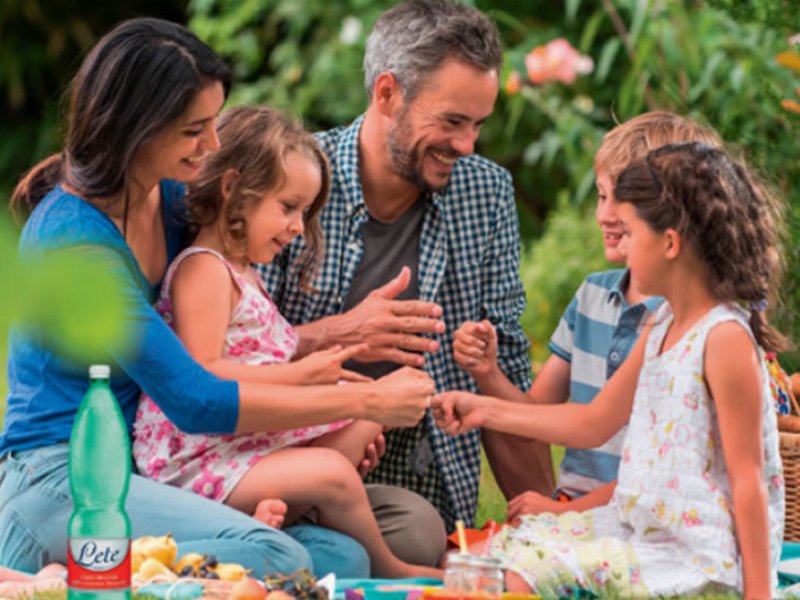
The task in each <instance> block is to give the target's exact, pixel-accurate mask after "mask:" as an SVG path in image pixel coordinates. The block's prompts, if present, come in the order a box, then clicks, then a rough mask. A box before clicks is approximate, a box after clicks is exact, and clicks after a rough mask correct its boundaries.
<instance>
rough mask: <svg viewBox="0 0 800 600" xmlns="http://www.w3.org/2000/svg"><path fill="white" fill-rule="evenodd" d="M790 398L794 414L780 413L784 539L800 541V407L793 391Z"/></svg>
mask: <svg viewBox="0 0 800 600" xmlns="http://www.w3.org/2000/svg"><path fill="white" fill-rule="evenodd" d="M789 400H790V401H791V408H792V411H793V413H794V414H791V415H778V431H779V434H778V436H779V447H780V453H781V461H782V462H783V478H784V485H785V492H786V520H785V524H784V529H783V539H784V541H787V542H800V408H798V405H797V400H796V399H795V397H794V394H792V393H791V391H790V392H789Z"/></svg>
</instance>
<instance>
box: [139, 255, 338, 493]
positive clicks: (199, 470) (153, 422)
mask: <svg viewBox="0 0 800 600" xmlns="http://www.w3.org/2000/svg"><path fill="white" fill-rule="evenodd" d="M200 252H206V253H209V254H212V255H214V256H216V257H217V258H219V260H221V261H222V262H223V263H224V264H225V265H226V266H227V267H228V270H229V271H230V275H231V279H233V282H234V284H235V285H236V287H237V288H238V289H239V292H240V299H239V303H238V304H237V305H236V306H235V307H234V309H233V313H232V314H231V320H230V324H229V325H228V332H227V335H226V336H225V345H224V349H223V354H222V356H223V357H224V358H226V359H228V360H232V361H236V362H240V363H244V364H248V365H261V364H270V363H283V362H287V361H289V360H290V359H291V358H292V356H293V355H294V353H295V350H296V349H297V333H296V332H295V331H294V329H293V328H292V326H291V325H290V324H289V322H288V321H286V319H284V318H283V316H282V315H281V314H280V312H278V309H277V307H276V306H275V304H274V303H273V302H272V299H271V298H270V297H269V294H268V293H267V292H266V290H264V289H263V288H261V287H257V286H255V285H254V284H252V283H251V282H250V281H248V280H247V279H245V278H244V277H242V276H241V275H240V274H239V273H237V272H236V270H235V269H234V268H233V266H232V265H231V264H230V263H229V262H228V261H227V260H226V259H225V258H224V257H223V256H222V255H221V254H219V253H218V252H216V251H214V250H210V249H207V248H200V247H196V246H193V247H190V248H187V249H186V250H184V251H183V252H182V253H181V254H179V255H178V256H177V257H176V258H175V261H174V262H173V263H172V264H171V265H170V267H169V269H168V270H167V274H166V276H165V278H164V284H163V286H162V288H161V295H160V296H159V299H158V302H157V303H156V306H155V307H156V310H157V311H158V312H159V313H160V314H161V315H162V316H163V317H164V320H165V321H166V322H167V323H169V324H171V323H172V318H173V317H172V316H173V310H172V303H171V301H170V297H169V290H170V285H171V282H172V277H173V276H174V274H175V272H176V271H177V269H178V267H179V265H180V264H181V262H182V261H183V260H184V259H186V258H187V257H188V256H192V255H193V254H197V253H200ZM349 423H350V421H337V422H335V423H330V424H327V425H316V426H311V427H302V428H299V429H290V430H287V431H265V432H260V433H248V434H243V435H199V434H186V433H183V432H182V431H180V430H178V429H177V428H176V427H175V425H173V424H172V423H171V422H170V421H169V419H167V417H166V416H165V415H164V413H163V412H162V411H161V409H160V408H159V407H158V406H157V405H156V403H155V402H153V400H152V399H151V398H150V397H148V396H147V395H145V394H142V397H141V399H140V402H139V408H138V410H137V412H136V421H135V423H134V441H133V457H134V460H135V461H136V466H137V468H138V469H139V472H140V473H141V474H142V475H144V476H146V477H150V478H152V479H155V480H157V481H160V482H162V483H167V484H170V485H174V486H176V487H180V488H184V489H187V490H191V491H193V492H195V493H197V494H200V495H201V496H205V497H206V498H211V499H212V500H218V501H223V500H225V498H227V496H228V494H230V492H231V491H232V490H233V488H234V487H235V486H236V484H238V483H239V481H240V480H241V478H242V477H243V476H244V474H245V473H247V471H248V470H249V469H250V468H251V467H252V466H253V465H255V464H256V463H257V462H258V461H259V460H261V458H263V457H264V456H266V455H267V454H269V453H270V452H274V451H276V450H280V449H281V448H285V447H287V446H294V445H298V444H301V443H305V442H308V441H310V440H312V439H314V438H317V437H320V436H322V435H325V434H326V433H329V432H331V431H335V430H337V429H340V428H342V427H344V426H345V425H348V424H349Z"/></svg>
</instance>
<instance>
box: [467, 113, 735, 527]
mask: <svg viewBox="0 0 800 600" xmlns="http://www.w3.org/2000/svg"><path fill="white" fill-rule="evenodd" d="M682 141H687V142H688V141H697V142H703V143H706V144H710V145H713V146H721V145H722V141H721V140H720V138H719V137H718V136H717V134H716V133H715V132H714V131H713V130H711V129H710V128H707V127H705V126H703V125H700V124H699V123H696V122H694V121H692V120H690V119H688V118H685V117H681V116H679V115H675V114H672V113H667V112H649V113H645V114H643V115H640V116H638V117H635V118H633V119H631V120H629V121H627V122H625V123H623V124H621V125H618V126H617V127H615V128H614V129H612V130H611V131H610V132H609V133H607V134H606V135H605V137H604V138H603V141H602V143H601V145H600V148H599V149H598V152H597V155H596V156H595V164H594V168H595V178H596V183H597V191H598V196H597V207H596V209H595V218H596V220H597V224H598V225H599V226H600V229H601V231H602V233H603V244H604V251H605V257H606V260H607V261H609V262H610V263H617V264H624V263H625V256H624V255H623V254H622V252H621V251H620V249H619V245H620V242H621V238H622V227H621V225H620V222H619V218H618V216H617V211H616V202H615V200H614V195H613V194H614V185H615V184H616V180H617V177H618V176H619V174H620V173H621V172H622V170H623V169H624V168H625V167H626V166H627V165H628V163H629V162H631V161H632V160H637V159H640V158H643V157H644V156H646V155H647V153H648V152H649V151H650V150H652V149H653V148H657V147H659V146H663V145H665V144H670V143H675V142H682ZM661 301H662V299H661V298H656V297H645V296H642V295H641V294H639V293H638V292H637V291H636V286H635V285H632V282H631V279H630V272H629V271H628V269H627V268H623V269H614V270H610V271H603V272H600V273H593V274H591V275H589V276H588V277H587V278H586V279H585V280H584V282H583V283H582V284H581V286H580V287H579V288H578V291H577V292H576V293H575V296H574V298H573V299H572V301H571V302H570V304H569V306H568V307H567V309H566V311H565V312H564V314H563V315H562V317H561V321H560V323H559V325H558V327H557V328H556V331H555V332H554V333H553V336H552V337H551V338H550V344H549V348H550V350H551V352H552V354H551V356H550V357H549V358H548V359H547V361H546V362H545V364H544V365H543V366H542V369H541V371H540V372H539V375H538V376H537V377H536V379H535V381H534V382H533V385H532V386H531V388H530V390H528V392H527V393H524V392H522V391H521V390H519V389H518V388H516V387H515V386H514V385H512V384H511V382H510V381H509V380H508V379H507V378H506V377H505V375H504V374H503V373H502V371H500V369H499V367H498V365H497V361H496V359H495V357H496V347H497V338H496V335H495V332H494V327H493V326H492V324H491V323H490V322H489V321H481V322H480V323H475V322H468V323H464V324H463V325H462V326H461V327H460V328H459V330H458V331H457V332H456V334H455V342H454V346H453V348H454V355H455V359H456V362H457V363H458V365H459V366H460V367H461V368H462V369H464V370H465V371H467V372H468V373H470V374H471V375H472V376H473V377H474V378H475V381H476V382H477V384H478V386H479V387H480V389H481V392H482V393H484V394H487V395H492V396H497V397H501V398H505V399H510V400H516V401H518V402H538V403H557V402H566V401H568V400H569V401H571V402H578V403H581V404H588V403H589V402H591V401H592V400H594V397H595V396H596V395H597V392H599V391H600V388H602V387H603V385H604V384H605V383H606V381H607V380H608V379H609V378H610V377H611V375H612V374H613V373H614V371H616V369H617V368H618V367H619V366H620V365H621V364H622V362H623V361H624V360H625V357H626V356H627V355H628V352H629V351H630V349H631V348H632V347H633V344H634V342H635V341H636V338H637V337H638V335H639V331H640V329H641V326H642V324H643V323H644V322H645V320H646V318H647V316H648V315H650V314H651V313H652V312H653V311H654V310H655V309H656V308H657V307H658V305H659V304H660V303H661ZM624 435H625V429H624V428H623V429H622V430H621V431H619V432H618V433H617V434H616V435H615V436H614V437H613V438H611V439H610V440H608V441H607V442H606V443H605V444H604V445H603V446H601V447H599V448H592V449H576V448H567V450H566V453H565V455H564V460H563V462H562V463H561V468H560V471H559V475H558V489H557V490H556V493H555V494H554V497H553V498H548V497H545V496H542V495H541V494H538V493H536V492H533V491H527V492H523V493H522V494H520V495H519V496H517V497H516V498H513V499H511V501H510V502H509V503H508V520H509V521H512V522H513V521H514V520H515V519H516V518H517V517H519V516H520V515H523V514H538V513H541V512H553V513H560V512H564V511H567V510H577V511H580V510H586V509H588V508H591V507H593V506H599V505H601V504H606V503H608V501H609V500H610V498H611V495H612V493H613V491H614V486H615V485H616V476H617V468H618V466H619V453H620V451H621V447H622V441H623V439H624ZM520 459H521V460H523V457H520Z"/></svg>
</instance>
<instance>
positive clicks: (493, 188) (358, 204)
mask: <svg viewBox="0 0 800 600" xmlns="http://www.w3.org/2000/svg"><path fill="white" fill-rule="evenodd" d="M362 120H363V117H360V118H359V119H357V120H356V121H355V122H354V123H353V124H352V125H350V126H349V127H340V128H337V129H334V130H331V131H328V132H325V133H322V134H318V139H319V141H320V143H321V144H322V147H323V149H324V151H325V153H326V154H327V155H328V157H329V158H330V161H331V168H332V182H331V194H330V200H329V201H328V203H327V204H326V205H325V207H324V208H323V210H322V212H321V214H320V219H319V220H320V225H321V228H322V230H323V232H324V235H325V255H324V259H323V262H322V265H321V268H320V270H319V272H318V273H317V276H316V278H315V280H314V281H313V282H312V286H313V287H314V288H315V289H316V292H315V293H313V294H308V293H305V292H304V291H303V290H301V289H300V288H299V286H298V273H297V270H296V267H295V266H294V265H295V261H296V258H297V257H298V255H299V253H300V251H301V250H302V248H303V241H302V239H297V240H295V241H294V242H293V243H292V244H291V245H290V246H289V248H288V249H287V250H286V251H284V252H283V253H282V254H281V255H280V256H278V257H277V258H276V259H275V260H274V261H273V262H272V264H270V265H266V266H264V267H262V268H261V272H262V274H263V276H264V281H265V282H266V285H267V288H268V289H269V291H270V293H271V294H272V297H273V299H274V300H275V302H276V303H277V305H278V307H279V309H280V311H281V312H282V313H283V315H284V316H286V318H287V319H288V320H289V321H290V322H292V323H294V324H302V323H308V322H311V321H316V320H318V319H321V318H323V317H326V316H329V315H334V314H338V313H340V312H341V311H342V301H343V299H344V298H346V296H347V292H348V290H349V288H350V283H351V281H352V278H353V273H354V272H355V270H356V267H357V266H358V264H359V262H360V260H361V256H362V253H363V242H362V239H361V233H360V232H361V226H362V225H363V224H364V222H365V221H366V219H367V217H368V213H367V209H366V205H365V204H364V197H363V193H362V189H361V181H360V179H359V157H358V132H359V129H360V127H361V122H362ZM519 253H520V242H519V227H518V221H517V211H516V205H515V203H514V190H513V187H512V184H511V176H510V174H509V173H508V171H507V170H506V169H503V168H501V167H499V166H498V165H496V164H494V163H492V162H491V161H489V160H486V159H485V158H482V157H480V156H477V155H474V154H473V155H471V156H466V157H462V158H459V159H458V160H457V161H456V164H455V165H454V167H453V172H452V175H451V177H450V183H449V185H448V186H447V188H445V189H443V190H441V191H439V192H436V193H432V194H430V196H429V198H428V199H427V203H426V208H425V215H424V217H423V221H422V234H421V238H420V246H419V273H418V283H419V297H420V299H421V300H425V301H429V302H437V303H438V304H440V305H441V306H442V308H443V312H444V315H443V320H444V322H445V326H446V331H445V333H443V334H441V335H438V336H435V339H437V340H438V341H439V343H440V350H439V351H438V352H437V353H435V354H428V355H427V356H426V361H425V370H426V371H427V372H428V373H429V374H430V375H431V377H432V378H433V379H434V380H435V382H436V389H437V391H439V392H441V391H445V390H453V389H462V390H471V391H477V387H476V385H475V382H474V381H473V380H472V378H471V377H470V376H469V375H468V374H467V373H465V372H464V371H462V370H460V369H459V368H458V366H457V365H456V363H455V361H454V359H453V333H454V332H455V331H456V329H458V327H459V326H460V325H461V324H462V323H463V322H464V321H478V320H481V319H489V320H490V321H491V322H492V323H493V324H494V325H495V327H496V328H497V333H498V338H499V358H498V360H499V364H500V367H501V368H502V369H503V371H504V372H505V374H506V375H507V376H508V377H509V379H510V380H511V381H512V382H513V383H514V384H515V385H517V386H518V387H519V388H520V389H522V390H527V389H528V388H529V387H530V361H529V357H528V349H529V342H528V340H527V338H526V337H525V334H524V333H523V331H522V328H521V327H520V324H519V318H520V316H521V314H522V312H523V310H524V308H525V291H524V288H523V286H522V283H521V281H520V279H519ZM426 433H427V435H428V437H429V439H430V442H431V446H432V448H433V452H434V455H435V460H434V461H433V462H432V463H431V465H430V466H429V467H428V469H427V470H426V471H425V473H424V474H423V475H422V476H420V475H418V474H417V473H416V472H414V471H413V469H412V468H410V466H409V458H410V454H411V452H412V450H413V449H414V448H415V447H416V446H417V445H418V443H419V441H420V439H422V436H424V435H426ZM369 480H370V481H379V482H383V483H388V484H393V485H400V486H403V487H405V488H407V489H410V490H412V491H415V492H417V493H420V494H422V495H423V496H425V497H426V498H428V499H429V500H430V501H431V502H432V503H433V504H434V506H436V508H437V509H438V510H439V512H440V513H441V514H442V517H443V518H444V520H445V522H446V524H447V526H448V528H449V529H452V526H453V523H454V521H455V520H456V519H462V520H463V521H464V522H465V523H466V524H472V522H473V520H474V517H475V509H476V506H477V500H478V483H479V480H480V436H479V432H477V431H472V432H469V433H466V434H464V435H461V436H458V437H450V436H447V435H445V434H444V433H443V432H442V431H441V430H439V429H438V428H436V426H435V424H434V421H433V418H432V415H431V414H430V411H429V413H428V414H427V415H426V418H424V419H423V420H422V422H421V423H420V424H419V425H417V426H416V427H413V428H409V429H401V430H395V431H392V432H390V436H388V439H387V452H386V455H385V456H384V458H383V459H382V460H381V462H380V465H379V467H378V468H377V469H376V470H375V471H374V472H373V473H371V474H370V478H369Z"/></svg>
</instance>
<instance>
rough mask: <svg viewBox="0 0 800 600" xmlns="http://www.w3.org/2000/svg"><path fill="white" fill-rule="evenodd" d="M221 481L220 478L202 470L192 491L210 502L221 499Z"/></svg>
mask: <svg viewBox="0 0 800 600" xmlns="http://www.w3.org/2000/svg"><path fill="white" fill-rule="evenodd" d="M222 481H223V479H222V477H219V476H217V475H214V474H213V473H212V472H211V471H205V470H204V471H203V474H202V475H201V476H200V477H198V478H197V479H196V480H195V482H194V484H193V485H192V491H193V492H194V493H195V494H200V495H201V496H205V497H206V498H209V499H211V500H218V499H220V498H221V497H222Z"/></svg>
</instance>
